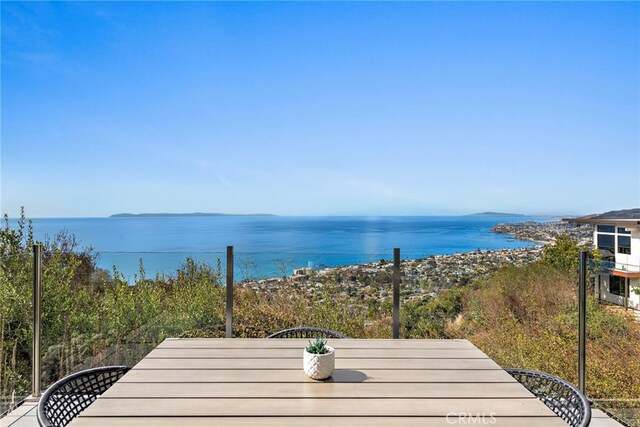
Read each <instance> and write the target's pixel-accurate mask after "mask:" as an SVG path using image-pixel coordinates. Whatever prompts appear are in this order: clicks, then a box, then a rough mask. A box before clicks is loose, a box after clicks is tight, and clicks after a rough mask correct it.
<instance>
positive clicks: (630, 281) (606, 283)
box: [564, 208, 640, 310]
mask: <svg viewBox="0 0 640 427" xmlns="http://www.w3.org/2000/svg"><path fill="white" fill-rule="evenodd" d="M564 221H567V222H572V223H577V224H593V225H594V227H595V229H594V231H593V243H594V245H595V246H596V248H598V250H599V251H600V254H601V255H602V262H601V263H600V264H601V265H600V268H599V271H598V273H597V276H596V280H595V290H596V295H599V297H600V298H601V299H603V300H606V301H609V302H612V303H614V304H619V305H623V306H625V307H630V308H634V309H636V310H640V208H638V209H626V210H621V211H611V212H606V213H603V214H599V215H589V216H584V217H580V218H567V219H565V220H564Z"/></svg>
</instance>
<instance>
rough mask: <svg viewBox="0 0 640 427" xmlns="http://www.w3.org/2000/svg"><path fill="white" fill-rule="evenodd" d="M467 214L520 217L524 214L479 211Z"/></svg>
mask: <svg viewBox="0 0 640 427" xmlns="http://www.w3.org/2000/svg"><path fill="white" fill-rule="evenodd" d="M467 216H503V217H504V216H517V217H522V216H526V215H523V214H517V213H506V212H480V213H474V214H470V215H467Z"/></svg>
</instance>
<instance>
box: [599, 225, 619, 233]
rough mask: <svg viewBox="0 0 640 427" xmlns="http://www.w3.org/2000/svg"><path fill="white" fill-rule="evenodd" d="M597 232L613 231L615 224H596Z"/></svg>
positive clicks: (614, 230)
mask: <svg viewBox="0 0 640 427" xmlns="http://www.w3.org/2000/svg"><path fill="white" fill-rule="evenodd" d="M598 232H599V233H615V232H616V226H615V225H598Z"/></svg>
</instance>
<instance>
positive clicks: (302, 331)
mask: <svg viewBox="0 0 640 427" xmlns="http://www.w3.org/2000/svg"><path fill="white" fill-rule="evenodd" d="M267 338H347V337H346V336H344V335H342V334H341V333H340V332H336V331H332V330H330V329H324V328H313V327H310V326H301V327H299V328H291V329H285V330H283V331H280V332H276V333H275V334H271V335H269V336H268V337H267Z"/></svg>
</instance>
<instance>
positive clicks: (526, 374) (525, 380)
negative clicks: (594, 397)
mask: <svg viewBox="0 0 640 427" xmlns="http://www.w3.org/2000/svg"><path fill="white" fill-rule="evenodd" d="M506 371H507V372H508V373H509V374H511V376H512V377H513V378H515V379H516V380H517V381H518V382H519V383H521V384H522V385H524V386H525V387H526V388H527V390H529V391H530V392H531V393H533V394H534V395H535V396H536V397H537V398H538V399H540V400H541V401H542V403H544V404H545V405H547V406H548V407H549V409H551V410H552V411H553V412H555V413H556V415H558V416H559V417H560V418H562V419H563V420H565V421H566V422H567V424H569V425H570V426H572V427H586V426H588V425H589V423H590V422H591V405H590V404H589V401H588V400H587V398H586V397H585V396H584V395H583V394H582V393H580V391H579V390H578V389H576V388H575V387H574V386H572V385H571V384H569V383H568V382H566V381H564V380H562V379H560V378H558V377H554V376H552V375H549V374H545V373H544V372H537V371H527V370H523V369H506Z"/></svg>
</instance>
